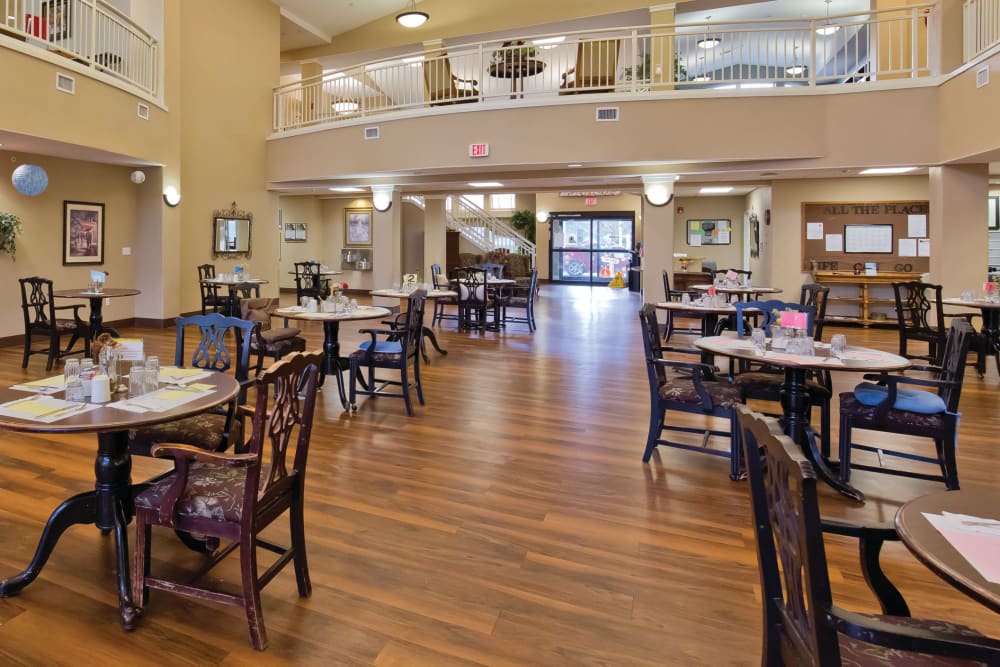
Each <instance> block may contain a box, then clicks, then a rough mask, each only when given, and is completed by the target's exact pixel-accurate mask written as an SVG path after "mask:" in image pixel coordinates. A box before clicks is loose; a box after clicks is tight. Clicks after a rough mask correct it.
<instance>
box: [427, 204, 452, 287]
mask: <svg viewBox="0 0 1000 667" xmlns="http://www.w3.org/2000/svg"><path fill="white" fill-rule="evenodd" d="M444 200H445V197H444V195H435V196H431V197H428V196H425V197H424V264H426V266H425V267H423V269H422V271H421V277H422V279H423V281H424V282H430V281H431V264H440V265H441V272H442V273H444V272H446V271H447V270H448V269H447V266H446V265H445V243H446V242H445V236H446V234H445V233H446V232H447V231H448V225H447V223H446V222H445V214H444ZM425 272H426V273H425Z"/></svg>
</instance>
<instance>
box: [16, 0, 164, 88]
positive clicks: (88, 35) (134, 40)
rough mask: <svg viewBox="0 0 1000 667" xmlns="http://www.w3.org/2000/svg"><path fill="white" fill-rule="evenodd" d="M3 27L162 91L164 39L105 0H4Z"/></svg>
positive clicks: (75, 58)
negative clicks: (160, 40)
mask: <svg viewBox="0 0 1000 667" xmlns="http://www.w3.org/2000/svg"><path fill="white" fill-rule="evenodd" d="M0 4H2V5H3V7H4V12H3V17H2V22H0V33H3V34H7V35H11V36H13V37H16V38H18V39H21V40H24V41H25V42H28V43H30V44H34V45H36V46H38V47H40V48H44V49H47V50H49V51H53V52H56V53H59V54H60V55H63V56H66V57H68V58H71V59H73V60H74V61H76V62H78V63H81V64H84V65H88V66H90V67H92V68H94V69H95V70H98V71H100V72H104V73H105V74H107V75H109V76H112V77H115V78H117V79H120V80H122V81H124V82H126V83H128V84H130V85H132V86H134V87H135V88H138V89H139V90H140V91H142V92H144V93H147V94H148V95H150V96H152V97H156V96H157V95H158V93H159V91H158V77H159V70H160V62H159V57H160V55H159V45H158V44H157V42H156V40H155V39H153V37H152V36H150V34H149V33H147V32H146V31H145V30H143V29H142V28H141V27H139V26H138V25H137V24H136V23H135V22H134V21H132V19H130V18H129V17H128V16H125V15H124V14H122V13H121V12H120V11H118V10H117V9H115V8H114V7H112V6H111V5H110V4H108V3H107V2H104V0H0Z"/></svg>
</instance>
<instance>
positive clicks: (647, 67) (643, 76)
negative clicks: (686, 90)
mask: <svg viewBox="0 0 1000 667" xmlns="http://www.w3.org/2000/svg"><path fill="white" fill-rule="evenodd" d="M624 74H625V80H626V81H631V80H632V75H633V71H632V68H631V67H626V68H625V70H624ZM634 74H635V78H636V80H638V81H647V80H649V79H650V78H651V77H652V75H653V64H652V53H650V52H649V51H647V52H646V53H644V54H643V56H642V61H641V62H639V63H638V64H637V65H636V66H635V72H634ZM674 81H687V68H686V67H684V63H683V62H682V61H681V58H680V56H678V55H677V54H676V53H675V54H674Z"/></svg>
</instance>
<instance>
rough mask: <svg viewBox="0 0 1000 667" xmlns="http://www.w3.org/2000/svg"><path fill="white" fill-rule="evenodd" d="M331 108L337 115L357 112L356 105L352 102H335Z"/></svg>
mask: <svg viewBox="0 0 1000 667" xmlns="http://www.w3.org/2000/svg"><path fill="white" fill-rule="evenodd" d="M332 106H333V110H334V111H336V112H337V113H354V112H355V111H357V110H358V103H357V102H355V101H354V100H337V101H336V102H334V103H333V105H332Z"/></svg>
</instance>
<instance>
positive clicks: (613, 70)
mask: <svg viewBox="0 0 1000 667" xmlns="http://www.w3.org/2000/svg"><path fill="white" fill-rule="evenodd" d="M620 49H621V40H619V39H591V40H583V41H580V42H579V43H577V45H576V64H574V65H573V66H572V67H570V68H569V69H568V70H566V71H565V72H563V74H562V79H561V81H560V83H559V89H560V90H559V94H560V95H571V94H575V93H610V92H614V89H615V84H616V83H617V79H618V52H619V51H620Z"/></svg>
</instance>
